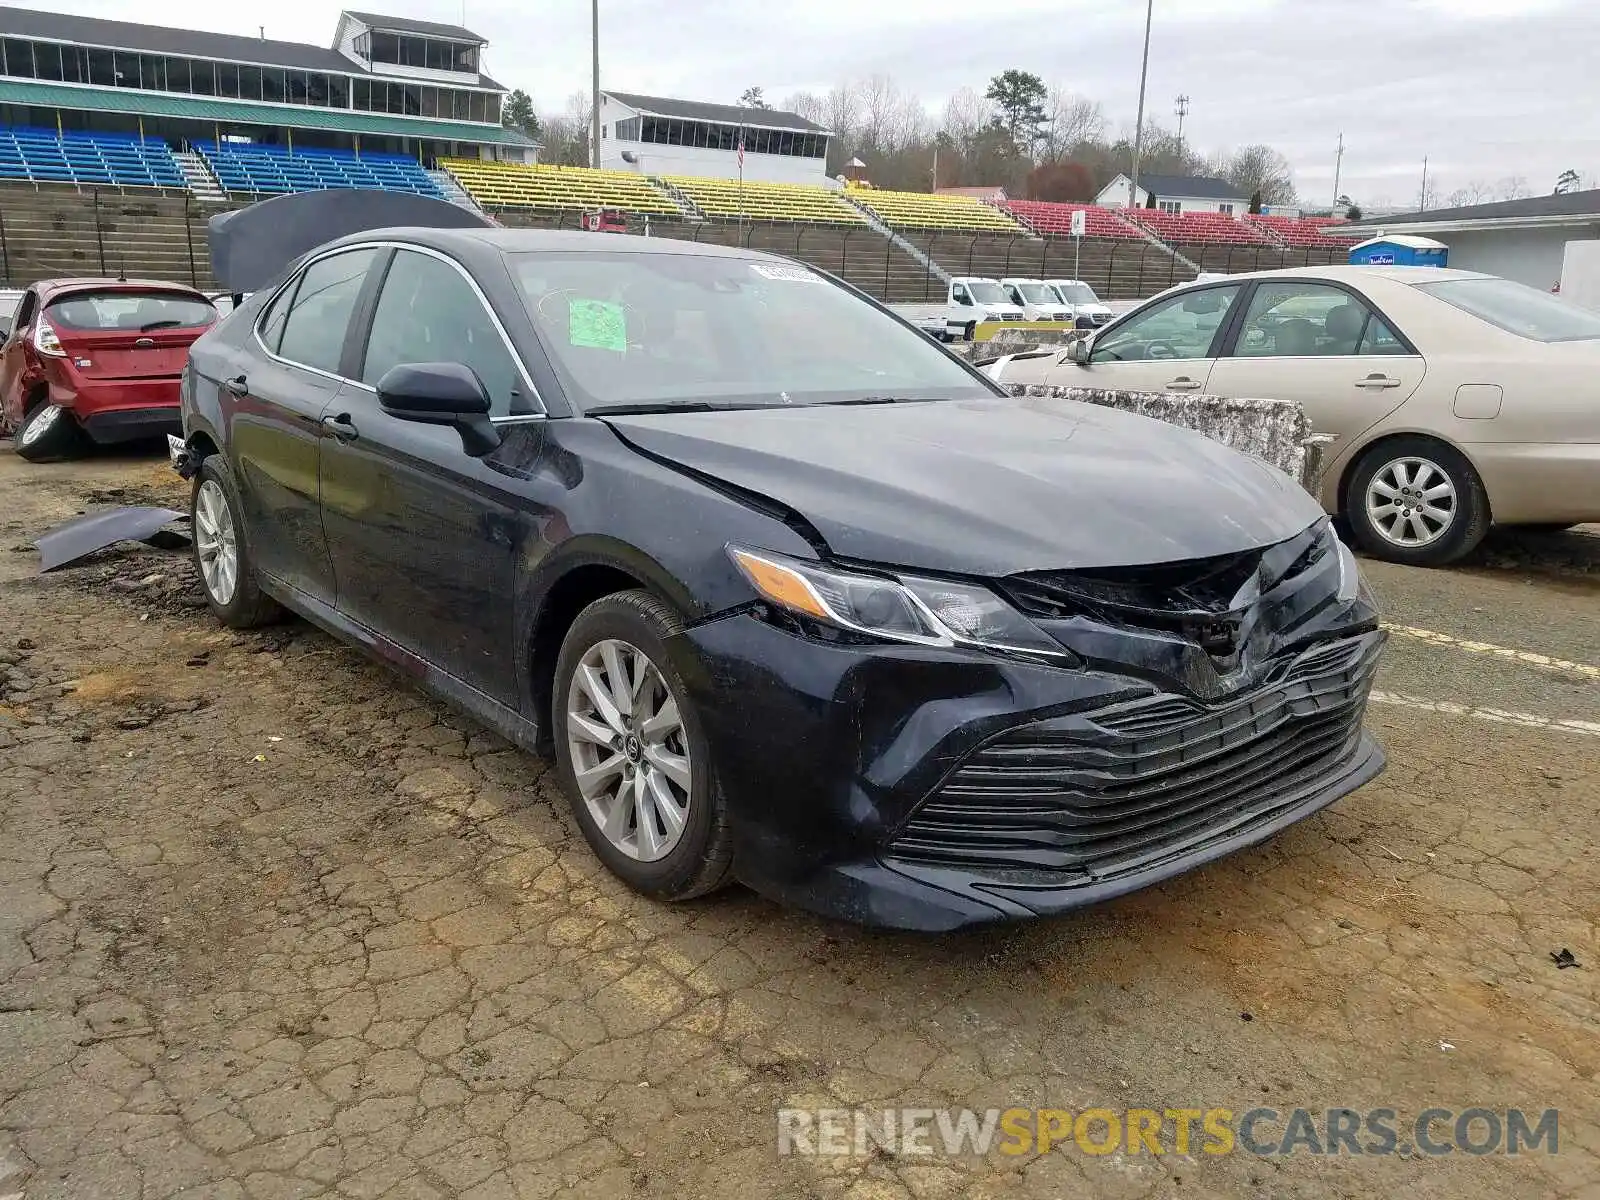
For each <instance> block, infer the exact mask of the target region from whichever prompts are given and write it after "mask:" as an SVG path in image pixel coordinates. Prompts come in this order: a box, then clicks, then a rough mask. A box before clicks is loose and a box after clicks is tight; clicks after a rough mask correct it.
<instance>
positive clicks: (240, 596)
mask: <svg viewBox="0 0 1600 1200" xmlns="http://www.w3.org/2000/svg"><path fill="white" fill-rule="evenodd" d="M241 512H242V509H241V507H240V505H239V499H238V493H237V492H236V491H235V490H234V486H233V480H232V479H231V478H230V477H229V475H228V470H227V468H226V467H225V466H223V465H222V463H221V461H220V460H219V459H218V458H217V457H216V456H215V455H212V456H210V457H208V458H205V459H203V460H202V461H201V463H200V470H199V471H198V472H196V474H195V477H194V491H193V492H192V493H191V494H190V497H189V529H190V533H191V535H192V537H193V538H194V565H195V571H196V572H197V573H198V574H199V576H200V586H201V588H203V589H204V590H205V594H206V604H207V605H208V606H209V607H210V609H211V611H212V612H213V613H215V614H216V617H217V620H219V621H221V622H222V623H223V624H224V625H226V626H228V627H229V628H231V629H255V628H256V627H258V626H261V625H267V624H270V623H271V622H273V621H275V620H277V619H278V618H279V617H280V616H281V615H282V611H283V610H282V609H280V608H279V607H278V605H277V603H276V602H275V601H274V600H273V599H272V598H271V597H270V596H267V595H266V594H265V593H263V592H262V591H261V588H260V587H259V586H258V584H257V582H256V565H255V558H254V556H253V555H252V554H251V553H250V540H249V538H248V537H247V536H246V534H245V527H244V521H243V520H242V518H241V515H240V514H241Z"/></svg>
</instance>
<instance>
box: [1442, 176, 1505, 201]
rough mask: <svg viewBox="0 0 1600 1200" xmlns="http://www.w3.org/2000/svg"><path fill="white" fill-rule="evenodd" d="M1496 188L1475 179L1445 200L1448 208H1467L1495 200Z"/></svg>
mask: <svg viewBox="0 0 1600 1200" xmlns="http://www.w3.org/2000/svg"><path fill="white" fill-rule="evenodd" d="M1493 197H1494V188H1492V187H1490V186H1489V184H1488V182H1487V181H1485V180H1482V179H1474V180H1472V181H1471V182H1470V183H1468V184H1467V185H1466V186H1465V187H1458V188H1457V189H1456V190H1455V191H1453V192H1451V193H1450V194H1449V195H1448V196H1446V197H1445V198H1444V203H1445V207H1446V208H1466V207H1467V206H1468V205H1470V204H1482V203H1483V202H1484V201H1485V200H1490V199H1493Z"/></svg>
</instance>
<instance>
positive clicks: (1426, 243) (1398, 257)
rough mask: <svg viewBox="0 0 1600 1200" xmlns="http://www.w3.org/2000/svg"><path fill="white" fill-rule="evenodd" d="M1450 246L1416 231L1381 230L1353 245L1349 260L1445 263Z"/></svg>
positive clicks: (1393, 263)
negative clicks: (1391, 231)
mask: <svg viewBox="0 0 1600 1200" xmlns="http://www.w3.org/2000/svg"><path fill="white" fill-rule="evenodd" d="M1449 255H1450V248H1449V247H1448V246H1446V245H1445V244H1444V243H1443V242H1436V241H1434V240H1433V239H1432V238H1425V237H1418V236H1417V235H1416V234H1414V233H1380V234H1379V235H1378V236H1377V237H1375V238H1369V239H1367V240H1366V241H1364V242H1361V243H1359V244H1357V245H1354V246H1352V247H1350V262H1351V265H1352V266H1358V267H1362V266H1365V267H1442V266H1444V265H1446V259H1448V258H1449Z"/></svg>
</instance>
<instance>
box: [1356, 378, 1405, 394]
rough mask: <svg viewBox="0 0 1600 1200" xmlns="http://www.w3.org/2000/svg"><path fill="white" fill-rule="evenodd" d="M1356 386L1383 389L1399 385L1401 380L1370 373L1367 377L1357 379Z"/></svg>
mask: <svg viewBox="0 0 1600 1200" xmlns="http://www.w3.org/2000/svg"><path fill="white" fill-rule="evenodd" d="M1356 386H1357V387H1358V388H1366V389H1368V390H1369V391H1381V390H1382V389H1383V388H1397V387H1399V386H1400V381H1399V380H1398V379H1391V378H1389V376H1387V375H1368V376H1367V377H1366V378H1365V379H1358V380H1356Z"/></svg>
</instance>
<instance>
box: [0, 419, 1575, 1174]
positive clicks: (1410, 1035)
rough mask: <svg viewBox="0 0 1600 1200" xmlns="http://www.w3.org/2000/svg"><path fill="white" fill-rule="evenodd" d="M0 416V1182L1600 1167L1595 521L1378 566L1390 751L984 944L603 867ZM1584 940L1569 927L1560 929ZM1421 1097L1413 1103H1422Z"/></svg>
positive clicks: (507, 758)
mask: <svg viewBox="0 0 1600 1200" xmlns="http://www.w3.org/2000/svg"><path fill="white" fill-rule="evenodd" d="M184 498H185V497H184V492H183V490H182V488H181V485H180V484H179V482H178V481H177V479H176V477H175V476H173V475H171V474H170V472H169V471H168V470H167V469H166V467H165V464H164V462H162V461H159V460H156V459H153V458H148V457H134V456H125V457H111V458H99V459H96V460H93V461H90V462H86V463H81V464H75V465H71V466H47V467H31V466H28V465H27V464H24V463H21V462H20V461H18V460H16V459H15V458H14V457H13V456H12V455H11V454H9V453H7V452H4V451H3V450H0V527H3V528H0V612H3V614H4V629H3V633H0V681H3V682H0V1197H5V1198H7V1200H9V1198H10V1197H11V1196H13V1195H14V1194H17V1195H21V1196H23V1197H25V1198H26V1200H46V1198H56V1197H116V1198H121V1197H140V1198H143V1200H153V1198H155V1197H165V1196H174V1195H182V1196H186V1197H213V1198H217V1200H224V1198H226V1200H237V1198H243V1197H252V1198H260V1200H277V1198H290V1197H317V1196H330V1197H331V1196H348V1197H379V1196H383V1197H394V1198H402V1197H444V1196H460V1197H470V1198H471V1200H489V1198H491V1197H549V1196H558V1195H560V1196H569V1195H570V1196H593V1197H603V1198H607V1200H610V1198H616V1197H631V1196H644V1197H672V1198H688V1197H728V1198H729V1200H751V1198H755V1197H768V1196H772V1197H793V1198H796V1200H798V1198H801V1197H813V1196H815V1197H827V1198H829V1200H833V1198H844V1197H850V1198H858V1200H865V1198H868V1197H874V1198H890V1197H904V1196H916V1197H951V1198H955V1197H968V1196H971V1197H1000V1196H1006V1197H1010V1196H1016V1197H1039V1198H1045V1197H1050V1198H1056V1197H1068V1196H1072V1197H1077V1196H1096V1197H1098V1196H1105V1197H1130V1198H1131V1197H1144V1196H1185V1197H1207V1196H1213V1197H1221V1196H1256V1195H1271V1196H1278V1197H1317V1198H1322V1197H1339V1196H1351V1197H1355V1196H1362V1197H1364V1196H1377V1195H1389V1196H1392V1195H1400V1194H1404V1195H1406V1196H1407V1197H1410V1198H1413V1200H1421V1198H1423V1197H1440V1198H1443V1197H1449V1198H1451V1200H1473V1198H1478V1197H1482V1198H1485V1200H1489V1198H1493V1200H1502V1198H1504V1197H1523V1196H1526V1197H1571V1198H1574V1200H1575V1198H1578V1197H1591V1198H1592V1197H1597V1196H1600V1132H1597V1129H1596V1126H1595V1124H1594V1117H1595V1111H1596V1109H1595V1099H1596V1097H1597V1096H1600V1036H1597V1032H1600V1000H1597V989H1596V980H1597V978H1600V937H1597V933H1600V916H1597V913H1600V854H1597V853H1596V846H1597V844H1600V834H1597V833H1596V830H1597V828H1600V823H1597V820H1596V818H1597V816H1600V736H1597V734H1600V667H1597V666H1595V665H1594V664H1595V663H1596V662H1597V661H1600V532H1597V531H1594V530H1592V529H1591V530H1589V531H1585V532H1578V533H1568V534H1562V535H1546V536H1541V537H1534V536H1531V535H1529V536H1525V537H1507V536H1500V535H1497V536H1496V537H1495V538H1494V539H1493V540H1492V542H1491V543H1490V545H1489V546H1488V547H1487V548H1486V549H1485V550H1483V551H1482V552H1480V553H1479V554H1478V555H1477V556H1476V557H1475V558H1474V560H1473V561H1472V563H1471V564H1469V565H1468V566H1467V567H1465V568H1463V569H1457V570H1452V571H1434V572H1424V571H1413V570H1407V569H1403V568H1394V567H1388V566H1385V565H1382V564H1372V565H1370V576H1371V579H1372V581H1373V584H1374V586H1375V588H1376V589H1377V590H1378V592H1379V594H1380V596H1381V598H1382V600H1383V601H1384V604H1385V612H1386V616H1387V618H1388V620H1389V621H1390V622H1391V623H1392V624H1393V625H1395V626H1396V627H1398V628H1397V631H1396V633H1395V636H1394V639H1393V642H1392V644H1391V647H1390V650H1389V652H1388V656H1387V660H1386V663H1385V666H1384V668H1383V672H1382V674H1381V676H1380V680H1379V684H1378V687H1379V689H1380V693H1379V696H1378V698H1377V699H1378V702H1376V703H1374V705H1373V706H1372V709H1371V712H1370V723H1371V725H1372V727H1373V728H1374V729H1375V731H1376V732H1377V734H1378V735H1379V737H1380V738H1381V740H1382V741H1383V742H1384V744H1385V745H1386V746H1387V748H1388V751H1389V755H1390V765H1389V770H1388V772H1387V773H1386V774H1385V775H1384V776H1382V777H1381V778H1380V779H1379V780H1378V781H1377V782H1375V783H1373V784H1371V785H1369V786H1368V787H1366V788H1365V789H1363V790H1362V791H1361V792H1359V793H1357V794H1356V795H1354V796H1352V797H1349V798H1348V799H1346V800H1345V801H1343V802H1341V803H1339V804H1338V805H1336V806H1334V807H1333V808H1332V809H1331V810H1329V811H1327V812H1326V813H1324V814H1322V815H1320V816H1318V817H1316V818H1314V819H1312V820H1309V821H1306V822H1304V823H1302V824H1301V825H1299V826H1297V827H1295V828H1293V829H1291V830H1290V831H1288V832H1287V833H1286V834H1284V835H1283V836H1281V837H1279V838H1278V839H1276V840H1275V841H1273V842H1271V843H1269V844H1267V845H1265V846H1262V847H1259V848H1257V849H1255V850H1252V851H1249V852H1246V853H1243V854H1240V855H1238V856H1236V857H1234V858H1232V859H1229V860H1227V861H1225V862H1222V863H1220V864H1216V865H1214V866H1212V867H1210V868H1208V869H1205V870H1202V871H1199V872H1197V873H1194V874H1192V875H1190V876H1187V877H1185V878H1182V879H1180V880H1178V881H1176V882H1173V883H1171V884H1170V885H1167V886H1163V887H1160V888H1158V889H1155V890H1152V891H1149V892H1146V893H1144V894H1140V895H1137V896H1133V897H1130V898H1128V899H1126V900H1124V901H1121V902H1118V903H1115V904H1112V905H1109V906H1107V907H1104V908H1100V909H1097V910H1093V911H1090V912H1086V913H1082V914H1079V915H1074V916H1069V917H1064V918H1061V919H1056V920H1049V921H1041V922H1037V923H1034V924H1031V925H1025V926H1016V927H1006V928H1001V929H991V930H986V931H982V932H980V933H974V934H968V935H961V936H950V937H919V936H902V935H886V934H882V933H872V932H865V931H862V930H859V929H856V928H853V927H849V926H845V925H841V924H836V923H831V922H827V921H822V920H819V919H816V918H812V917H809V916H805V915H800V914H796V913H792V912H787V911H784V910H781V909H779V908H777V907H775V906H773V905H771V904H768V903H767V902H765V901H763V900H760V899H758V898H756V897H754V896H752V895H750V894H749V893H747V892H743V891H740V890H733V891H729V892H725V893H723V894H720V895H718V896H715V897H712V898H710V899H707V900H704V901H700V902H696V903H693V904H689V905H685V906H682V907H662V906H657V905H654V904H651V903H648V902H646V901H643V900H640V899H638V898H636V897H634V896H633V895H631V894H629V893H627V892H625V891H624V890H623V889H622V888H620V887H619V886H618V885H617V884H616V883H615V882H613V881H612V880H611V879H610V877H609V876H607V875H605V874H604V873H603V872H602V871H601V870H599V869H598V867H597V865H596V863H595V861H594V860H593V859H592V857H591V856H590V854H589V852H588V850H587V848H586V847H585V845H584V843H583V842H582V839H581V837H579V836H578V835H577V833H576V831H575V830H574V828H573V826H572V825H571V823H570V821H569V819H568V816H567V814H566V812H565V804H564V802H563V801H562V799H561V798H560V797H559V796H558V795H557V794H556V792H555V790H554V788H553V786H552V783H551V780H550V777H549V775H548V774H547V772H546V766H545V764H544V763H542V762H540V761H538V760H536V759H534V758H531V757H528V756H526V755H524V754H522V753H520V752H517V751H515V750H512V749H510V748H509V747H508V746H507V745H505V744H504V743H502V742H501V741H500V740H499V739H497V738H496V737H494V736H492V735H489V734H487V733H485V732H483V731H482V730H480V729H478V728H476V727H475V726H474V725H473V724H472V723H471V722H470V721H468V720H465V719H463V718H460V717H457V716H455V715H452V714H451V713H449V712H448V711H447V710H446V709H444V708H443V707H442V706H440V705H438V704H436V703H434V702H433V701H432V700H430V699H428V698H427V697H425V696H423V695H421V694H419V693H418V692H416V691H414V690H412V689H411V688H409V687H408V686H407V685H406V684H404V683H402V682H401V681H400V680H399V679H398V678H397V677H395V676H393V675H391V674H389V673H387V672H386V671H385V670H384V669H383V668H381V667H378V666H375V665H372V664H370V663H369V662H367V661H366V660H364V659H363V658H361V657H360V656H359V655H358V654H356V653H355V652H353V651H351V650H348V649H345V648H344V647H342V646H341V645H339V644H337V643H335V642H334V641H332V640H331V639H329V638H327V637H325V636H323V635H322V634H321V633H319V632H317V631H315V630H313V629H311V628H309V627H307V626H306V625H304V624H302V623H298V622H296V623H289V624H285V625H283V626H280V627H275V628H271V629H268V630H265V631H261V632H258V633H251V634H235V633H232V632H229V631H226V630H223V629H222V628H220V627H219V626H218V625H217V624H216V623H215V622H214V621H213V620H212V619H211V617H210V615H209V614H208V613H207V612H206V611H205V610H204V608H203V607H202V606H201V605H200V601H199V598H198V593H197V592H196V590H195V586H194V580H193V574H192V572H191V570H190V569H189V566H188V560H187V557H186V556H184V555H182V554H178V553H174V552H162V551H158V550H153V549H147V548H142V547H141V548H130V547H121V548H118V549H115V550H113V551H110V552H107V553H105V554H103V555H101V556H99V557H97V558H96V559H94V560H92V561H90V562H88V563H86V564H84V565H82V566H80V567H77V568H74V569H70V570H65V571H62V572H59V573H56V574H53V575H50V576H45V577H41V576H39V575H38V574H37V558H36V554H35V552H34V551H33V550H32V548H31V546H30V544H29V543H30V541H31V539H32V538H33V537H34V536H35V535H37V534H38V533H39V532H41V531H42V530H44V529H46V528H48V527H49V526H50V525H52V524H53V523H55V522H57V521H59V520H62V519H64V518H67V517H70V516H72V515H73V514H75V513H76V512H78V511H81V510H83V509H85V508H90V507H95V506H99V505H105V504H116V503H140V502H151V501H152V500H166V501H167V502H170V503H173V504H174V506H175V507H177V506H181V505H182V504H183V502H184ZM1563 949H1567V950H1570V952H1571V954H1572V955H1573V956H1574V957H1575V958H1576V960H1577V962H1578V963H1580V964H1581V965H1580V966H1576V967H1573V968H1569V969H1560V968H1559V967H1558V966H1557V965H1556V961H1555V959H1553V958H1552V954H1553V953H1558V952H1559V951H1561V950H1563ZM858 1105H859V1106H867V1107H871V1108H882V1107H885V1106H891V1105H911V1106H918V1107H944V1106H968V1107H972V1108H976V1109H979V1110H983V1109H987V1108H991V1107H999V1108H1007V1107H1013V1106H1020V1107H1030V1106H1053V1107H1063V1108H1068V1109H1072V1110H1074V1111H1076V1110H1081V1109H1084V1108H1089V1107H1105V1108H1111V1109H1119V1110H1120V1109H1124V1108H1128V1107H1148V1108H1154V1109H1157V1110H1161V1109H1165V1108H1202V1109H1203V1108H1211V1107H1227V1108H1230V1109H1232V1110H1234V1111H1236V1112H1239V1111H1242V1110H1245V1109H1248V1108H1251V1107H1253V1106H1257V1105H1270V1106H1271V1107H1274V1108H1276V1109H1279V1110H1283V1111H1284V1112H1287V1111H1288V1110H1291V1109H1293V1108H1296V1107H1306V1108H1314V1109H1322V1108H1326V1107H1329V1106H1335V1105H1342V1106H1349V1107H1352V1108H1356V1109H1369V1108H1373V1107H1390V1108H1394V1109H1396V1110H1398V1111H1399V1112H1400V1113H1401V1114H1415V1113H1417V1112H1419V1111H1421V1110H1423V1109H1425V1108H1427V1107H1430V1106H1441V1107H1446V1108H1451V1109H1463V1108H1466V1107H1469V1106H1474V1105H1480V1106H1485V1107H1489V1108H1495V1109H1501V1110H1504V1109H1506V1108H1511V1107H1520V1108H1522V1109H1525V1110H1531V1111H1533V1112H1535V1113H1537V1112H1539V1111H1541V1110H1544V1109H1546V1108H1559V1109H1560V1110H1561V1123H1560V1142H1559V1153H1557V1154H1554V1155H1551V1154H1546V1153H1533V1154H1528V1153H1524V1154H1523V1155H1521V1156H1517V1157H1511V1156H1508V1155H1505V1154H1491V1155H1487V1156H1474V1155H1468V1154H1465V1153H1461V1152H1457V1153H1454V1154H1451V1155H1447V1156H1443V1157H1426V1156H1421V1155H1417V1154H1409V1155H1404V1156H1400V1155H1395V1156H1389V1157H1381V1158H1375V1157H1364V1158H1357V1159H1352V1158H1350V1157H1348V1156H1345V1157H1318V1156H1314V1155H1309V1154H1296V1155H1291V1156H1287V1157H1282V1156H1273V1157H1263V1156H1258V1155H1254V1154H1251V1153H1247V1152H1245V1151H1243V1150H1239V1151H1236V1152H1235V1153H1233V1154H1229V1155H1221V1156H1209V1155H1204V1154H1188V1155H1178V1154H1167V1155H1164V1156H1160V1157H1157V1156H1153V1155H1150V1154H1125V1153H1117V1154H1112V1155H1106V1156H1094V1155H1088V1154H1084V1153H1081V1152H1079V1151H1078V1150H1077V1149H1075V1148H1073V1147H1071V1146H1070V1145H1069V1146H1067V1147H1065V1148H1061V1149H1058V1150H1055V1151H1052V1152H1050V1153H1047V1154H1044V1155H1027V1156H1023V1157H1019V1158H1007V1157H1004V1156H1001V1155H998V1154H990V1155H986V1156H982V1157H976V1156H962V1157H949V1156H944V1155H934V1156H931V1157H921V1156H915V1155H904V1154H900V1155H897V1154H890V1153H882V1152H880V1153H875V1154H869V1155H866V1156H862V1157H857V1156H854V1155H846V1156H842V1157H815V1156H813V1157H787V1158H781V1157H780V1156H779V1155H778V1153H777V1148H776V1147H777V1140H776V1135H775V1129H776V1125H775V1121H776V1113H777V1110H778V1109H779V1108H781V1107H786V1106H804V1107H818V1106H844V1107H851V1106H858ZM1402 1119H1404V1118H1402Z"/></svg>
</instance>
